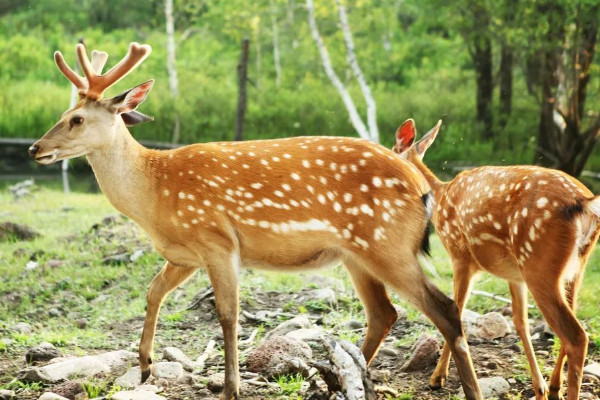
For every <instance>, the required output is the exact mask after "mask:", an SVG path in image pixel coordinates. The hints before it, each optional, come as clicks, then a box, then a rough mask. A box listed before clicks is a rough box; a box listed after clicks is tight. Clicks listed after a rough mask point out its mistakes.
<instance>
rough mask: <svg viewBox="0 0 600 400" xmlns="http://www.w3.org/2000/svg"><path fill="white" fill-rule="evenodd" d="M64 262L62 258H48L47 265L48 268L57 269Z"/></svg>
mask: <svg viewBox="0 0 600 400" xmlns="http://www.w3.org/2000/svg"><path fill="white" fill-rule="evenodd" d="M64 264H65V262H64V261H61V260H48V261H47V262H46V264H45V265H46V267H48V268H51V269H56V268H60V267H62V266H63V265H64Z"/></svg>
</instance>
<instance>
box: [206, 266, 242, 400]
mask: <svg viewBox="0 0 600 400" xmlns="http://www.w3.org/2000/svg"><path fill="white" fill-rule="evenodd" d="M237 264H239V256H237V255H233V256H231V257H221V258H220V259H217V258H216V257H213V259H212V260H211V261H210V262H209V264H208V266H207V272H208V277H209V278H210V281H211V283H212V286H213V289H214V291H215V305H216V308H217V316H218V318H219V322H220V323H221V328H222V329H223V341H224V345H225V384H224V386H223V393H221V396H219V399H220V400H231V399H238V398H239V384H240V383H239V381H240V373H239V364H238V349H237V324H238V306H239V294H238V277H237V268H238V267H239V265H237Z"/></svg>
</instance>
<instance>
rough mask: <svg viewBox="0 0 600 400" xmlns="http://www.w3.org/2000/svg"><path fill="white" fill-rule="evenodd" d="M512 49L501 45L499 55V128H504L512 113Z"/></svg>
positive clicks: (504, 44)
mask: <svg viewBox="0 0 600 400" xmlns="http://www.w3.org/2000/svg"><path fill="white" fill-rule="evenodd" d="M512 90H513V49H512V47H511V46H509V45H507V44H506V43H503V44H502V50H501V55H500V126H501V127H502V128H504V127H505V126H506V123H507V122H508V118H509V117H510V113H511V111H512Z"/></svg>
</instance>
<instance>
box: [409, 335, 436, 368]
mask: <svg viewBox="0 0 600 400" xmlns="http://www.w3.org/2000/svg"><path fill="white" fill-rule="evenodd" d="M439 350H440V342H439V341H438V339H437V338H436V337H435V336H433V335H429V334H427V333H423V334H422V335H421V336H419V338H418V339H417V340H416V341H415V344H414V345H413V347H412V349H411V351H412V354H411V356H410V358H409V359H408V361H406V363H404V365H403V366H402V371H407V372H408V371H422V370H424V369H426V368H428V367H429V366H431V365H434V364H435V362H436V360H437V356H438V352H439Z"/></svg>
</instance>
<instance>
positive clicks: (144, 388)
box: [135, 367, 162, 393]
mask: <svg viewBox="0 0 600 400" xmlns="http://www.w3.org/2000/svg"><path fill="white" fill-rule="evenodd" d="M138 368H139V367H138ZM135 390H139V391H142V392H152V393H160V392H162V389H161V388H159V387H158V386H156V385H141V386H139V387H138V388H137V389H135Z"/></svg>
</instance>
